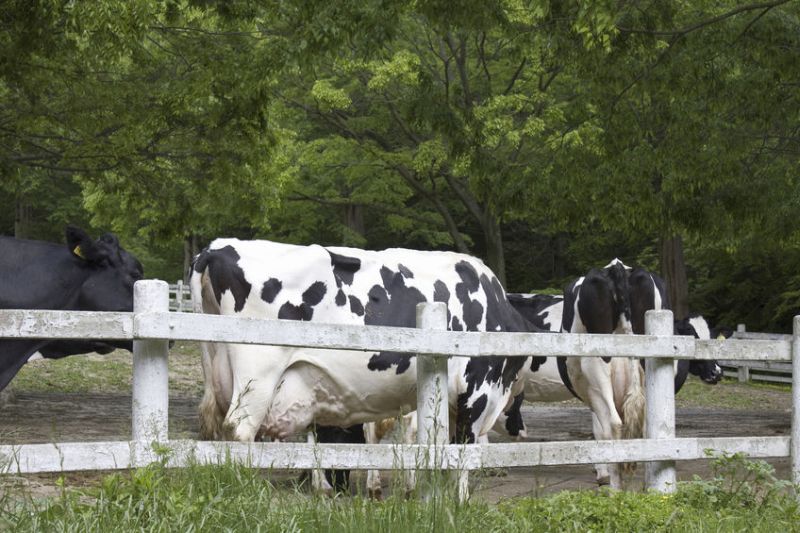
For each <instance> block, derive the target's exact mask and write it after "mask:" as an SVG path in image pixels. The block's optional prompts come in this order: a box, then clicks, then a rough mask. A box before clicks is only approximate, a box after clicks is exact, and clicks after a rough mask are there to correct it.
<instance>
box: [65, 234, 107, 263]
mask: <svg viewBox="0 0 800 533" xmlns="http://www.w3.org/2000/svg"><path fill="white" fill-rule="evenodd" d="M66 233H67V248H69V251H70V253H71V254H72V255H74V256H75V257H78V258H80V259H83V260H84V261H88V262H96V261H100V260H102V259H103V257H104V256H105V254H104V253H103V251H102V250H101V249H99V248H98V246H97V245H96V244H95V242H94V241H92V238H91V237H89V235H88V234H87V233H86V232H85V231H83V230H82V229H81V228H79V227H77V226H72V225H70V226H67V232H66Z"/></svg>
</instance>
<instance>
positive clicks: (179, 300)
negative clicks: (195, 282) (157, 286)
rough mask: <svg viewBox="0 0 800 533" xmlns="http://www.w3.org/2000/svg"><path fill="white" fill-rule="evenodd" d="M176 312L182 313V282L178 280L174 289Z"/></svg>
mask: <svg viewBox="0 0 800 533" xmlns="http://www.w3.org/2000/svg"><path fill="white" fill-rule="evenodd" d="M175 302H176V304H177V306H176V309H175V310H176V311H177V312H179V313H183V280H182V279H179V280H178V283H177V284H176V288H175Z"/></svg>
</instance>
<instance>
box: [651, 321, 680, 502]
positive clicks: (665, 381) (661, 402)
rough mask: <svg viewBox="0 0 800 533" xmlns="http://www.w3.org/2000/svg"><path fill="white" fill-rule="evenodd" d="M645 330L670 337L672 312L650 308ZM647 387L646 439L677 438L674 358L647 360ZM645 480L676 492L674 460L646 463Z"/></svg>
mask: <svg viewBox="0 0 800 533" xmlns="http://www.w3.org/2000/svg"><path fill="white" fill-rule="evenodd" d="M644 332H645V334H646V335H659V336H671V335H672V334H673V323H672V311H666V310H665V311H655V310H651V311H647V313H645V315H644ZM645 387H646V391H645V396H646V401H647V415H646V416H647V418H646V420H645V431H644V436H645V438H646V439H669V438H675V367H674V366H673V362H672V359H665V358H658V359H652V358H651V359H647V360H646V361H645ZM644 480H645V487H646V488H648V489H655V490H657V491H659V492H674V491H675V461H653V462H649V463H646V464H645V471H644Z"/></svg>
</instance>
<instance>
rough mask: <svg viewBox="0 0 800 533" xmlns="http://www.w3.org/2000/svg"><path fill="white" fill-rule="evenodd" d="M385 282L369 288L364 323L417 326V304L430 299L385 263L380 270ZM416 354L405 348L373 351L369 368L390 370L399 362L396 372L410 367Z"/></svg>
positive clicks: (371, 324) (400, 372)
mask: <svg viewBox="0 0 800 533" xmlns="http://www.w3.org/2000/svg"><path fill="white" fill-rule="evenodd" d="M380 274H381V280H382V282H383V283H382V285H375V286H373V287H372V288H371V289H370V290H369V301H368V302H367V305H366V307H365V308H364V323H365V324H366V325H368V326H394V327H406V328H413V327H415V326H416V322H417V304H418V303H421V302H424V301H426V299H425V296H424V295H423V294H422V293H421V292H420V291H419V289H417V288H415V287H408V286H407V285H406V282H405V280H406V278H405V277H404V276H403V275H402V274H401V273H400V272H394V271H392V270H391V269H390V268H388V267H386V266H384V267H382V268H381V270H380ZM411 357H412V355H411V354H409V353H403V352H381V353H378V354H375V355H373V356H372V357H371V358H370V360H369V363H368V364H367V368H369V369H370V370H388V369H389V368H391V367H392V366H393V365H396V366H397V369H396V372H397V373H398V374H402V373H403V372H405V371H406V370H408V367H409V365H410V364H411Z"/></svg>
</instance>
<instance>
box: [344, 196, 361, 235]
mask: <svg viewBox="0 0 800 533" xmlns="http://www.w3.org/2000/svg"><path fill="white" fill-rule="evenodd" d="M344 223H345V226H347V229H349V230H350V231H352V232H353V233H355V234H356V235H358V236H359V237H360V238H363V237H364V233H365V231H366V227H365V226H364V207H363V206H362V205H359V204H348V205H346V206H344Z"/></svg>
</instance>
